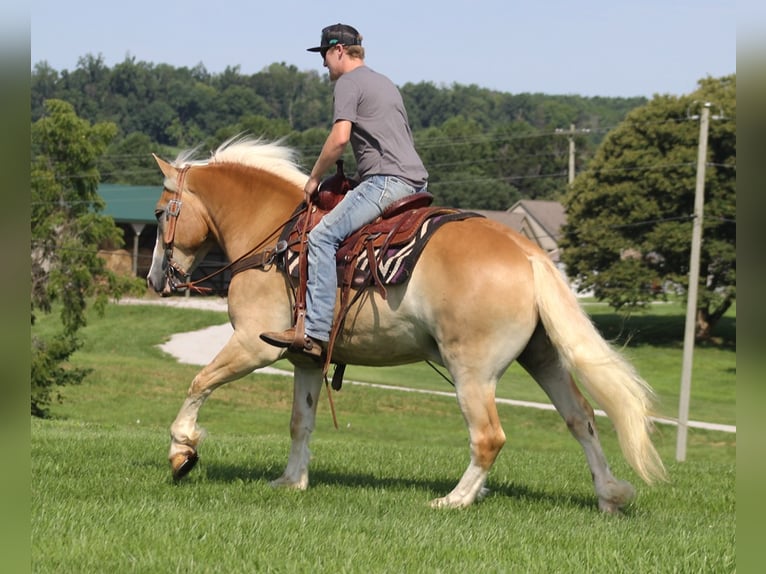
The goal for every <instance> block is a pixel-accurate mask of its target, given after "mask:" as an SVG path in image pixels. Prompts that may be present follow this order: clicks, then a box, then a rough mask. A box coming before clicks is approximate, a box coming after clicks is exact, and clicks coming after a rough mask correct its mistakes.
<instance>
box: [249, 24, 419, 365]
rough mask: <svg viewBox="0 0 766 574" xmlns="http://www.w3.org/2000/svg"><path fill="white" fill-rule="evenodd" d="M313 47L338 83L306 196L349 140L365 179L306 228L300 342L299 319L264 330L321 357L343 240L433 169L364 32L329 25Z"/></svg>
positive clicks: (273, 340)
mask: <svg viewBox="0 0 766 574" xmlns="http://www.w3.org/2000/svg"><path fill="white" fill-rule="evenodd" d="M308 51H309V52H319V54H320V55H321V56H322V61H323V62H324V66H325V67H326V68H327V69H328V70H329V74H330V80H331V81H333V82H335V90H334V109H333V126H332V130H331V131H330V135H329V136H328V137H327V140H326V141H325V143H324V145H323V146H322V151H321V153H320V154H319V157H318V158H317V160H316V163H315V164H314V167H313V169H312V170H311V175H310V176H309V179H308V181H307V182H306V185H305V187H304V190H303V191H304V194H305V197H306V203H307V204H309V203H310V201H311V197H312V194H314V193H315V192H316V191H317V189H318V188H319V184H320V181H321V178H322V176H323V175H324V174H325V173H327V170H328V169H329V168H331V167H332V166H333V165H335V163H336V162H337V160H338V159H340V157H341V156H342V154H343V151H344V149H345V148H346V145H347V144H348V143H349V142H351V148H352V150H353V152H354V157H355V159H356V163H357V170H358V178H359V179H360V182H359V184H358V185H357V186H356V187H354V189H353V190H351V191H349V192H348V193H347V194H346V195H345V197H344V198H343V200H342V201H341V202H340V203H339V204H338V205H337V206H335V207H334V208H333V210H332V211H331V212H330V213H329V214H327V215H326V216H325V217H323V218H322V220H321V221H320V222H319V223H318V224H317V225H316V227H314V228H313V229H312V230H311V233H309V235H308V244H307V245H308V277H307V289H306V309H305V317H303V318H302V319H303V320H304V321H305V323H304V325H305V327H304V330H305V333H304V335H303V340H302V341H301V343H302V346H296V345H295V342H296V339H298V340H299V341H300V336H301V333H297V335H296V331H295V327H292V328H290V329H287V330H286V331H280V332H265V333H262V334H261V338H262V339H263V340H264V341H266V342H267V343H269V344H272V345H275V346H277V347H289V348H290V349H291V350H293V351H297V352H299V353H301V354H304V355H308V356H309V357H312V358H315V359H317V360H318V359H320V358H321V356H322V353H323V350H326V349H327V343H328V341H329V339H330V331H331V328H332V322H333V312H334V310H335V299H336V292H337V289H338V283H337V275H336V271H335V256H336V254H337V252H338V247H339V245H340V244H341V242H342V241H343V240H344V239H345V238H346V237H348V236H350V235H351V234H352V233H354V232H355V231H356V230H357V229H359V228H360V227H362V226H363V225H365V224H367V223H370V222H371V221H373V220H374V219H376V218H377V217H378V216H380V215H381V214H382V213H383V212H384V211H385V209H386V208H387V207H388V206H390V205H391V204H393V203H394V202H396V201H397V200H400V199H402V198H404V197H406V196H408V195H410V194H413V193H415V192H419V191H425V189H426V186H427V179H428V172H427V171H426V169H425V167H424V166H423V162H422V161H421V160H420V157H419V156H418V154H417V152H416V151H415V145H414V142H413V139H412V132H411V131H410V127H409V124H408V120H407V111H406V110H405V107H404V102H403V101H402V96H401V94H400V93H399V90H398V89H397V87H396V86H395V85H394V84H393V82H391V80H389V79H388V78H387V77H386V76H384V75H382V74H379V73H377V72H375V71H373V70H372V69H370V68H368V67H367V66H366V65H365V62H364V48H363V47H362V36H361V35H360V34H359V32H358V31H357V30H356V29H355V28H353V27H351V26H347V25H345V24H335V25H332V26H328V27H326V28H324V29H323V30H322V38H321V42H320V45H319V46H317V47H315V48H309V49H308Z"/></svg>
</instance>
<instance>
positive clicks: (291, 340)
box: [260, 327, 322, 360]
mask: <svg viewBox="0 0 766 574" xmlns="http://www.w3.org/2000/svg"><path fill="white" fill-rule="evenodd" d="M260 337H261V339H262V340H264V341H266V342H267V343H268V344H269V345H274V346H275V347H282V348H288V349H290V351H293V352H295V353H300V354H301V355H305V356H307V357H311V358H312V359H317V360H319V359H321V358H322V342H321V341H318V340H316V339H314V338H313V337H309V336H308V335H305V336H304V337H303V346H302V347H301V346H298V347H296V345H295V328H294V327H290V328H289V329H287V330H286V331H266V332H265V333H261V334H260Z"/></svg>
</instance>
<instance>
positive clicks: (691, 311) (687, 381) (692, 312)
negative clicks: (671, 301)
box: [676, 102, 710, 462]
mask: <svg viewBox="0 0 766 574" xmlns="http://www.w3.org/2000/svg"><path fill="white" fill-rule="evenodd" d="M709 125H710V103H709V102H705V104H704V105H703V107H702V113H701V114H700V136H699V146H698V149H697V184H696V188H695V193H694V221H693V227H692V252H691V256H690V259H689V290H688V300H687V302H686V328H685V331H684V354H683V361H682V365H681V394H680V400H679V403H678V438H677V441H676V460H677V461H679V462H682V461H684V460H686V436H687V433H688V430H689V397H690V395H691V385H692V356H693V354H694V330H695V325H696V320H697V287H698V284H699V276H700V250H701V246H702V212H703V207H704V204H705V163H706V160H707V135H708V126H709Z"/></svg>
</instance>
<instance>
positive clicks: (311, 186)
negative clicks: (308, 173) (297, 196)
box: [303, 177, 320, 205]
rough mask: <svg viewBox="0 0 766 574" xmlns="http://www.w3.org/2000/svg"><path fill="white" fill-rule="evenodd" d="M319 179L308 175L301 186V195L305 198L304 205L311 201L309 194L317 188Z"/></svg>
mask: <svg viewBox="0 0 766 574" xmlns="http://www.w3.org/2000/svg"><path fill="white" fill-rule="evenodd" d="M319 183H320V182H319V179H318V178H316V177H309V179H308V181H307V182H306V185H305V186H304V187H303V195H304V199H305V200H306V205H308V204H309V203H310V202H311V196H312V195H313V194H314V192H315V191H316V190H317V189H319Z"/></svg>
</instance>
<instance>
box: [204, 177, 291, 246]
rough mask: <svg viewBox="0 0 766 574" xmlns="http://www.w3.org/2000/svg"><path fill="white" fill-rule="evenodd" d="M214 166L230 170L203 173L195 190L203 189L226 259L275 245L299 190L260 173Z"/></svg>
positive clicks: (205, 202) (217, 237) (278, 178)
mask: <svg viewBox="0 0 766 574" xmlns="http://www.w3.org/2000/svg"><path fill="white" fill-rule="evenodd" d="M216 167H218V168H222V167H229V168H230V169H229V170H226V169H209V170H205V171H206V173H204V174H201V175H202V177H201V178H200V179H199V180H198V181H197V189H199V190H204V196H202V194H200V195H201V197H200V199H201V201H202V202H203V203H204V205H205V207H206V211H207V216H208V218H209V226H210V228H211V229H212V230H213V233H214V234H215V235H216V239H217V240H218V243H219V244H220V246H221V248H222V249H223V250H224V251H225V252H226V255H227V257H228V258H229V260H231V261H234V260H236V259H238V258H239V257H242V256H243V255H245V254H246V253H248V252H250V251H252V250H253V249H254V248H258V249H261V248H267V247H270V246H271V244H272V243H276V241H277V237H278V236H279V233H280V231H281V229H282V227H284V225H285V223H287V221H288V220H289V218H290V215H291V214H292V213H293V211H294V210H295V207H296V206H297V205H298V203H299V202H300V199H301V197H302V190H301V189H300V188H298V187H297V186H295V185H294V184H292V183H290V182H288V181H285V180H284V179H282V178H280V177H278V176H275V175H273V174H270V173H268V172H263V171H262V170H255V169H245V168H240V167H239V166H216ZM201 171H202V170H201Z"/></svg>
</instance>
